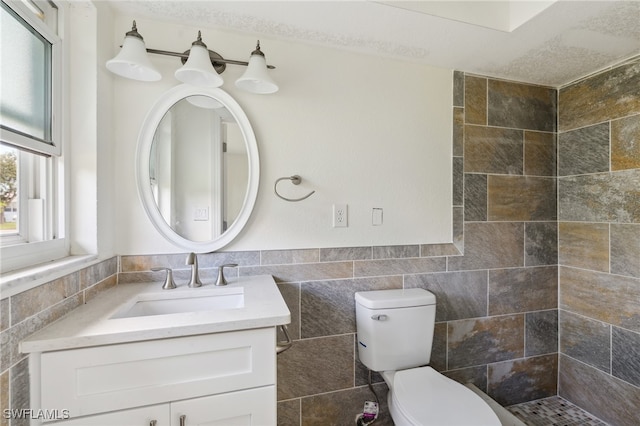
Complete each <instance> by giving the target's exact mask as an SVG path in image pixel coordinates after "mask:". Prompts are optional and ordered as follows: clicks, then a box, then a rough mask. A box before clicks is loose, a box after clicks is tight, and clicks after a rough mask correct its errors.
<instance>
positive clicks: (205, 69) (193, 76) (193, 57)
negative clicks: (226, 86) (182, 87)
mask: <svg viewBox="0 0 640 426" xmlns="http://www.w3.org/2000/svg"><path fill="white" fill-rule="evenodd" d="M175 76H176V78H177V79H178V80H180V81H181V82H183V83H187V84H191V85H193V86H201V87H220V86H222V83H224V80H223V79H222V77H220V75H218V73H217V72H216V70H215V69H214V68H213V64H212V63H211V58H210V57H209V50H207V48H206V46H201V45H198V44H193V45H192V46H191V52H189V59H187V63H186V64H184V65H183V66H182V68H179V69H178V70H176V74H175Z"/></svg>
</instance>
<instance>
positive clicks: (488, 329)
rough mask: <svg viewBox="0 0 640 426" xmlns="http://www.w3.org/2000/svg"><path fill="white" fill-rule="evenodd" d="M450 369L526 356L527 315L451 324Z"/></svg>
mask: <svg viewBox="0 0 640 426" xmlns="http://www.w3.org/2000/svg"><path fill="white" fill-rule="evenodd" d="M447 339H448V342H449V343H448V345H449V346H448V360H449V368H450V369H455V368H462V367H469V366H474V365H481V364H488V363H492V362H498V361H504V360H509V359H514V358H521V357H522V356H523V355H524V315H510V316H500V317H489V318H479V319H467V320H460V321H451V322H450V323H449V330H448V336H447Z"/></svg>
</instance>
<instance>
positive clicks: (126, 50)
mask: <svg viewBox="0 0 640 426" xmlns="http://www.w3.org/2000/svg"><path fill="white" fill-rule="evenodd" d="M147 52H148V53H154V54H158V55H167V56H176V57H179V58H180V59H181V60H182V63H183V66H182V67H181V68H179V69H178V70H176V72H175V77H176V78H177V79H178V80H180V81H181V82H183V83H187V84H191V85H193V86H201V87H220V86H222V84H223V83H224V80H223V78H222V77H221V76H220V75H219V74H222V72H224V70H225V69H226V66H227V64H233V65H242V66H246V67H247V71H246V72H245V73H244V75H243V76H242V77H240V78H239V79H238V80H237V81H236V86H237V87H238V88H240V89H243V90H246V91H248V92H251V93H257V94H268V93H275V92H277V91H278V85H277V84H276V83H275V82H274V81H273V80H272V79H271V77H270V76H269V74H268V73H267V69H274V68H275V67H274V66H272V65H267V63H266V60H265V57H264V53H262V51H261V50H260V41H259V40H258V43H257V46H256V50H254V51H253V52H251V56H250V58H249V62H244V61H235V60H232V59H225V58H223V57H222V56H220V54H218V53H216V52H214V51H212V50H209V49H207V45H206V44H204V43H203V41H202V36H201V33H200V31H198V38H197V39H196V41H194V42H193V43H192V45H191V49H190V50H187V51H186V52H184V53H176V52H169V51H166V50H156V49H147V48H146V47H145V44H144V40H143V38H142V36H141V35H140V34H139V33H138V30H137V28H136V21H133V26H132V28H131V31H129V32H127V33H126V36H125V39H124V42H123V44H122V50H120V53H118V55H116V57H115V58H113V59H111V60H109V61H107V69H108V70H109V71H111V72H113V73H114V74H118V75H119V76H121V77H125V78H130V79H133V80H140V81H157V80H160V78H161V75H160V73H159V72H158V71H157V70H156V69H155V67H154V66H153V65H152V64H151V61H149V58H148V57H147Z"/></svg>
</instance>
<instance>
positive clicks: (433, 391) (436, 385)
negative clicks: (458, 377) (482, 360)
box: [382, 367, 501, 426]
mask: <svg viewBox="0 0 640 426" xmlns="http://www.w3.org/2000/svg"><path fill="white" fill-rule="evenodd" d="M382 377H383V378H384V380H385V382H386V383H387V386H388V387H389V394H388V401H387V403H388V405H389V412H390V413H391V418H392V419H393V421H394V423H395V425H396V426H500V425H501V422H500V420H499V419H498V416H497V415H496V414H495V413H494V411H493V410H492V409H491V407H489V405H487V404H486V403H485V402H484V401H483V400H482V398H480V397H479V396H478V395H476V394H475V393H474V392H473V391H472V390H471V389H469V388H467V387H466V386H463V385H461V384H460V383H458V382H456V381H454V380H451V379H449V378H448V377H445V376H443V375H442V374H440V373H438V372H437V371H436V370H434V369H433V368H431V367H419V368H411V369H408V370H401V371H385V372H383V373H382Z"/></svg>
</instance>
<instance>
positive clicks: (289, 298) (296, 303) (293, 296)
mask: <svg viewBox="0 0 640 426" xmlns="http://www.w3.org/2000/svg"><path fill="white" fill-rule="evenodd" d="M278 289H279V290H280V294H282V298H283V299H284V301H285V303H286V304H287V307H288V308H289V312H291V324H289V325H288V326H287V329H288V331H289V335H290V336H291V338H292V339H294V340H297V339H299V338H300V284H278Z"/></svg>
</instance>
